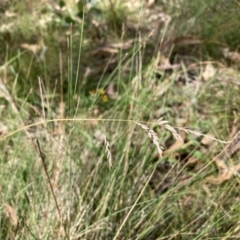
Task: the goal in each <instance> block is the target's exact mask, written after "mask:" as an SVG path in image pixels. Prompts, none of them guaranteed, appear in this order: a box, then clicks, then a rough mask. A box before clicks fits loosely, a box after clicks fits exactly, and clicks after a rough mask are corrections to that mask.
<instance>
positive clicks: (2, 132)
mask: <svg viewBox="0 0 240 240" xmlns="http://www.w3.org/2000/svg"><path fill="white" fill-rule="evenodd" d="M7 133H8V127H7V126H5V125H3V126H0V136H4V135H7Z"/></svg>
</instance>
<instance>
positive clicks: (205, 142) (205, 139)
mask: <svg viewBox="0 0 240 240" xmlns="http://www.w3.org/2000/svg"><path fill="white" fill-rule="evenodd" d="M213 140H214V136H213V135H210V134H209V135H204V137H203V138H202V141H201V144H203V145H205V146H208V145H210V143H212V142H213Z"/></svg>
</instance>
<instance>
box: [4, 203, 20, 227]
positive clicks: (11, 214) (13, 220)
mask: <svg viewBox="0 0 240 240" xmlns="http://www.w3.org/2000/svg"><path fill="white" fill-rule="evenodd" d="M6 211H7V215H8V217H9V219H10V221H11V223H12V226H13V227H14V229H16V228H17V226H18V219H17V214H16V212H15V210H14V208H13V207H12V206H10V205H9V204H8V203H7V204H6Z"/></svg>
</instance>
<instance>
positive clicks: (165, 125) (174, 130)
mask: <svg viewBox="0 0 240 240" xmlns="http://www.w3.org/2000/svg"><path fill="white" fill-rule="evenodd" d="M157 123H158V124H159V125H160V126H162V127H164V128H165V129H167V130H169V131H170V132H171V133H172V135H173V137H174V138H175V139H176V140H180V141H183V140H182V137H181V136H180V135H179V134H178V133H177V131H176V129H174V128H173V127H172V126H170V125H169V124H168V121H165V120H163V118H160V119H158V121H157Z"/></svg>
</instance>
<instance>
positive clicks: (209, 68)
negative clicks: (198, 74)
mask: <svg viewBox="0 0 240 240" xmlns="http://www.w3.org/2000/svg"><path fill="white" fill-rule="evenodd" d="M216 72H217V71H216V69H215V68H214V66H213V65H212V64H211V63H208V64H207V65H206V67H205V70H204V72H203V74H202V76H203V79H204V80H205V81H208V80H209V79H211V78H213V77H214V76H215V74H216Z"/></svg>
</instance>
